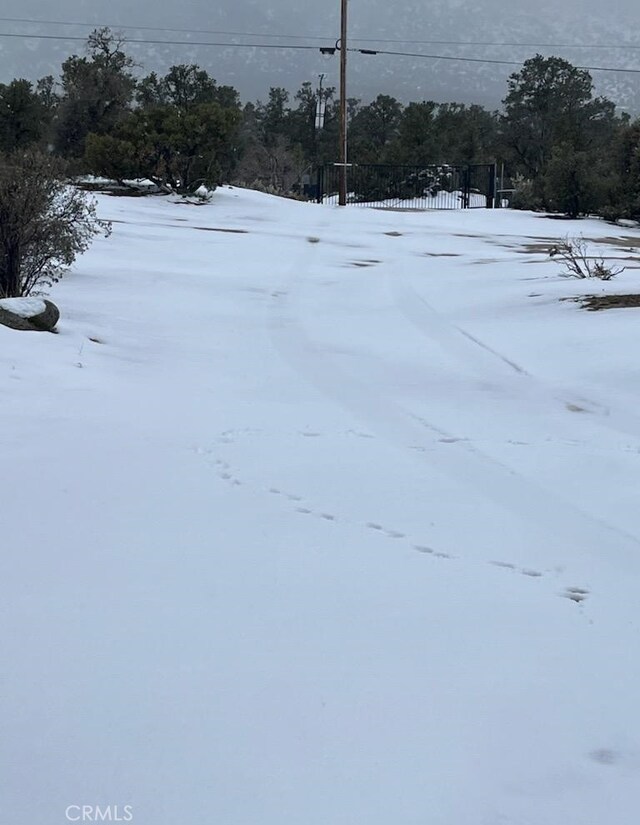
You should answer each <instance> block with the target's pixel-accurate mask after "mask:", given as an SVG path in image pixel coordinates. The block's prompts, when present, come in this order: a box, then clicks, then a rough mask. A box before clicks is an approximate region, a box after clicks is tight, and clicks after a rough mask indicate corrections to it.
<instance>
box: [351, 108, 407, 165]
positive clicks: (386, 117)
mask: <svg viewBox="0 0 640 825" xmlns="http://www.w3.org/2000/svg"><path fill="white" fill-rule="evenodd" d="M401 115H402V104H401V103H399V102H398V101H397V100H396V99H395V98H394V97H390V96H389V95H378V97H377V98H376V99H375V100H374V101H373V103H370V104H369V105H368V106H363V107H362V108H361V109H360V110H359V111H358V112H357V114H356V115H355V116H354V118H353V121H352V122H351V124H350V127H349V131H350V146H351V157H352V158H353V159H355V160H357V161H358V162H360V163H385V162H386V161H387V157H386V154H385V150H386V149H387V147H388V146H389V145H390V144H391V143H392V142H393V141H394V140H395V138H396V137H397V134H398V127H399V123H400V118H401Z"/></svg>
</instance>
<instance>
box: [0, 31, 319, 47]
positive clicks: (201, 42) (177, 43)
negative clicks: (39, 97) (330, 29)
mask: <svg viewBox="0 0 640 825" xmlns="http://www.w3.org/2000/svg"><path fill="white" fill-rule="evenodd" d="M0 37H15V38H21V39H22V40H62V41H68V40H76V41H77V40H79V41H81V42H83V43H86V42H87V38H86V37H80V36H78V35H63V34H24V33H23V34H18V33H17V32H0ZM125 43H126V44H127V45H129V44H130V43H134V44H148V45H150V46H158V45H159V46H230V47H233V48H235V49H285V50H286V49H304V50H311V51H318V47H317V46H311V45H303V44H301V43H282V44H279V43H213V42H211V41H210V40H206V41H205V40H151V39H149V40H146V39H145V40H143V39H141V38H135V37H131V38H127V39H126V41H125Z"/></svg>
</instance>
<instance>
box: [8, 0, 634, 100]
mask: <svg viewBox="0 0 640 825" xmlns="http://www.w3.org/2000/svg"><path fill="white" fill-rule="evenodd" d="M625 3H626V5H625ZM43 4H44V0H29V2H25V3H20V4H18V3H17V2H16V0H14V2H13V4H12V6H11V7H10V8H9V9H8V10H5V9H4V8H3V12H2V15H3V16H13V17H26V18H29V17H32V18H38V19H47V20H61V21H81V22H85V21H86V22H87V23H90V24H95V25H99V24H103V23H107V24H120V25H127V26H139V27H141V28H139V29H128V30H127V32H126V34H127V36H128V37H129V38H131V39H145V40H164V39H173V40H183V41H191V42H193V41H197V40H204V41H206V40H209V41H216V42H229V41H232V40H235V41H237V42H245V43H253V42H258V43H259V42H264V43H270V44H271V43H278V42H281V43H282V42H284V43H291V44H293V43H304V44H315V43H317V45H318V46H320V45H332V44H333V43H334V42H335V39H336V37H337V34H338V31H339V0H324V3H322V5H320V4H319V3H318V2H317V0H315V1H314V0H298V2H297V3H296V4H290V3H289V2H288V0H287V2H286V3H284V2H283V0H270V2H269V3H265V2H264V1H263V0H237V2H235V3H231V2H230V3H228V4H227V6H226V8H221V6H220V4H218V5H217V6H215V5H214V4H212V3H210V0H207V2H205V0H186V1H185V2H182V3H180V4H179V7H175V6H174V7H171V6H169V5H167V4H162V7H161V8H158V7H157V4H155V3H154V4H151V3H150V2H149V0H139V2H137V3H136V4H135V7H134V8H132V5H133V4H131V3H130V2H125V0H112V2H110V3H109V4H108V6H107V5H104V6H103V7H102V10H101V11H97V10H96V7H95V5H94V4H93V3H91V2H89V1H88V0H59V2H58V3H57V4H56V9H55V12H54V11H52V10H51V8H50V7H48V6H44V8H43ZM280 5H282V10H279V6H280ZM425 5H426V4H425V3H424V0H420V2H418V1H417V0H396V1H395V2H389V0H368V1H367V2H366V3H365V0H350V11H349V17H350V21H349V22H350V36H351V37H352V38H354V39H353V40H352V42H351V45H352V46H356V47H358V46H359V47H366V48H380V49H386V50H389V51H405V52H418V53H421V54H431V55H443V56H445V57H454V56H458V55H460V56H466V57H471V58H477V59H491V60H505V61H514V62H515V63H521V62H522V61H523V60H525V59H526V58H528V57H531V56H532V55H533V54H535V53H536V52H540V53H542V54H545V55H550V54H556V55H559V56H561V57H564V58H566V59H567V60H570V61H571V62H572V63H574V64H575V65H587V66H612V67H613V66H615V67H623V68H640V37H638V36H637V35H636V32H637V31H638V23H639V22H640V15H639V13H638V11H636V10H635V6H634V5H633V6H632V4H631V2H630V0H620V2H618V3H617V4H616V15H615V16H614V15H612V14H609V13H608V12H609V10H608V8H607V7H606V6H605V5H602V4H601V5H600V7H599V8H597V7H596V4H595V3H593V5H594V11H592V12H590V13H586V12H585V11H584V6H585V3H581V4H580V6H581V8H582V11H580V12H578V11H575V10H573V11H572V9H571V7H570V6H568V5H567V4H566V3H565V4H563V5H562V7H559V6H558V4H557V3H552V2H548V0H539V1H538V2H537V3H536V4H535V6H533V5H532V4H531V3H530V2H528V1H527V2H523V0H513V2H510V3H506V2H505V0H483V2H479V0H472V1H471V2H465V0H430V2H429V4H428V12H427V11H426V9H425ZM145 6H148V12H145ZM150 26H159V27H162V26H177V27H178V28H182V29H192V30H193V33H191V34H189V33H184V32H179V31H176V32H174V33H173V34H172V33H171V32H158V31H149V30H147V29H145V28H142V27H150ZM0 31H1V32H12V33H20V34H29V33H31V34H46V35H73V36H76V37H78V36H82V37H84V36H85V35H86V34H87V33H88V32H89V31H90V28H88V27H87V26H72V27H70V26H66V27H61V26H54V25H51V24H45V23H42V24H38V25H32V24H23V23H0ZM214 32H215V33H214ZM228 32H249V33H251V34H252V35H253V36H250V37H239V36H237V35H232V34H227V33H228ZM268 35H279V36H280V37H282V36H284V35H303V36H305V37H304V38H303V39H300V40H294V39H287V38H285V39H280V40H278V39H276V38H273V37H268ZM325 35H326V39H321V40H317V41H315V40H310V39H309V38H310V37H311V36H313V37H323V36H325ZM374 37H380V38H383V40H382V41H379V42H360V41H357V40H356V39H355V38H374ZM407 39H408V40H413V41H416V40H428V41H456V42H463V41H481V42H484V43H505V42H506V43H518V44H540V43H553V44H567V43H571V44H573V45H572V46H571V47H568V46H566V45H557V46H553V47H549V48H543V47H539V46H537V47H536V45H512V46H508V47H501V46H489V45H486V46H483V45H470V46H466V47H465V46H458V45H450V44H445V43H433V42H432V43H430V44H427V43H415V42H413V43H412V42H407ZM385 41H386V42H385ZM394 41H403V42H394ZM596 43H597V44H603V45H605V46H606V48H599V49H591V48H590V49H587V48H580V44H583V45H585V44H596ZM636 45H637V50H634V49H628V48H627V49H623V48H621V47H622V46H627V47H628V46H636ZM82 49H83V46H82V43H81V42H73V41H66V42H65V41H57V40H34V39H22V38H1V37H0V81H3V82H6V81H7V80H10V79H12V78H13V77H17V76H20V77H28V78H30V79H34V78H36V77H39V76H42V75H45V74H57V72H58V70H59V66H60V63H61V61H62V60H63V59H64V58H65V57H66V56H67V55H68V54H70V53H72V52H81V51H82ZM128 51H129V52H130V53H131V55H132V56H133V57H134V58H135V59H136V60H137V61H138V62H139V63H140V64H141V65H142V66H143V67H144V70H145V71H151V70H152V69H155V70H164V69H166V68H167V67H168V66H170V65H171V64H173V63H179V62H196V63H198V64H199V65H201V66H202V67H203V68H206V69H207V70H208V71H209V72H210V73H211V74H212V75H213V76H214V77H215V78H216V79H217V80H218V81H219V82H221V83H230V84H232V85H234V86H236V87H237V88H238V89H239V91H240V93H241V95H242V98H243V99H244V100H255V99H258V98H261V99H264V98H266V95H267V92H268V89H269V87H270V86H285V87H287V88H288V89H290V90H292V91H293V90H295V89H296V88H298V86H299V85H300V84H301V83H302V82H303V81H305V80H309V81H311V82H312V83H315V82H316V80H317V76H318V74H320V73H324V74H325V75H326V80H325V83H326V84H328V85H337V83H338V58H337V55H336V56H334V57H323V56H321V55H320V52H319V51H315V50H310V51H297V50H291V51H279V50H276V49H268V50H267V49H238V48H234V47H227V48H220V47H215V48H214V47H204V46H197V45H162V44H158V43H148V44H138V43H130V44H129V46H128ZM349 64H350V65H349V90H348V91H349V95H350V96H354V97H360V98H362V99H364V100H365V101H368V100H369V99H371V98H372V97H374V96H375V95H376V94H378V93H379V92H384V93H386V94H391V95H394V96H395V97H398V98H399V99H401V100H403V101H408V100H421V99H434V100H438V101H445V100H456V101H460V102H466V103H481V104H483V105H485V106H488V107H492V108H493V107H498V106H499V105H500V101H501V99H502V98H503V97H504V94H505V90H506V79H507V77H508V75H509V74H510V73H511V72H512V71H516V70H517V65H514V66H507V65H495V64H489V63H486V64H485V63H473V62H458V61H452V60H430V59H429V60H428V59H423V58H420V57H400V56H387V55H376V56H372V55H361V54H355V53H354V54H350V56H349ZM592 75H593V77H594V81H595V83H596V88H597V92H598V93H599V94H604V95H606V96H608V97H610V98H611V99H612V100H614V101H615V102H616V104H617V105H618V106H620V107H622V108H624V109H627V110H629V111H630V112H631V113H632V114H635V113H638V112H640V75H639V74H622V73H619V74H617V73H608V72H599V71H593V72H592Z"/></svg>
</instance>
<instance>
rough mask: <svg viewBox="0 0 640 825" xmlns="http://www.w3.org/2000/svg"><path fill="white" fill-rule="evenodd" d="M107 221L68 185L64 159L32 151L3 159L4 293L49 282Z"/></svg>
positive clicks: (0, 232)
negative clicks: (98, 215)
mask: <svg viewBox="0 0 640 825" xmlns="http://www.w3.org/2000/svg"><path fill="white" fill-rule="evenodd" d="M108 231H109V225H108V224H107V223H105V222H104V221H101V220H99V219H98V218H97V216H96V210H95V203H94V202H93V201H92V200H91V199H90V198H89V197H88V196H87V195H86V193H84V192H80V191H79V190H78V189H76V188H74V187H72V186H70V185H69V183H68V180H67V176H66V170H65V165H64V163H63V162H62V161H60V160H57V159H55V158H51V157H50V156H48V155H43V154H41V153H39V152H37V151H34V150H28V151H26V152H14V153H13V154H10V155H5V156H3V157H1V158H0V296H1V297H3V298H16V297H21V296H26V295H29V294H35V293H37V292H39V291H40V290H41V289H42V288H43V287H50V286H51V285H52V284H54V283H56V282H57V281H58V280H59V279H60V278H61V277H62V275H63V273H64V271H65V270H66V269H67V268H68V267H69V266H71V264H72V263H73V262H74V260H75V258H76V257H77V255H79V254H80V253H82V252H84V251H85V250H86V249H87V248H88V247H89V245H90V243H91V241H92V240H93V238H94V237H95V236H96V235H98V234H104V233H108Z"/></svg>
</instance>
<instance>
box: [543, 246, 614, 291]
mask: <svg viewBox="0 0 640 825" xmlns="http://www.w3.org/2000/svg"><path fill="white" fill-rule="evenodd" d="M588 253H589V249H588V247H587V243H586V241H585V240H584V238H565V239H564V240H563V241H560V242H559V243H557V244H556V245H555V246H552V247H551V249H550V250H549V257H550V258H556V259H557V260H559V261H560V263H561V264H562V265H563V266H564V271H563V272H561V275H563V276H564V277H565V278H580V279H583V278H599V279H600V280H601V281H610V280H611V279H612V278H614V277H615V276H616V275H619V274H620V273H621V272H624V270H625V268H626V267H624V266H607V265H606V263H605V260H604V258H596V257H593V256H590V255H589V254H588Z"/></svg>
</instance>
